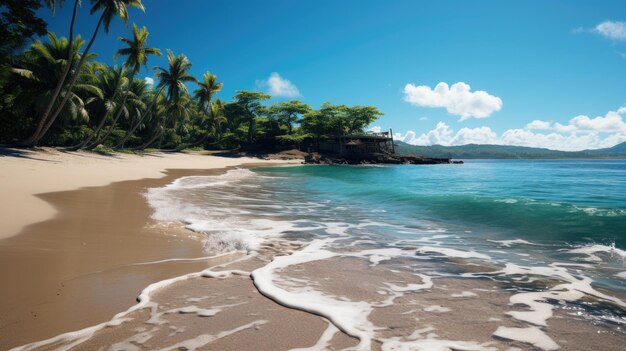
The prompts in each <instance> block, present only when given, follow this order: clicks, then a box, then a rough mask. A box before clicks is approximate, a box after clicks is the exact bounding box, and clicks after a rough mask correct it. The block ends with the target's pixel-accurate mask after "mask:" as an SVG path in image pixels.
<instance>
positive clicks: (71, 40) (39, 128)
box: [20, 0, 80, 146]
mask: <svg viewBox="0 0 626 351" xmlns="http://www.w3.org/2000/svg"><path fill="white" fill-rule="evenodd" d="M79 3H80V0H76V1H74V10H73V11H72V21H71V23H70V37H69V44H68V56H67V63H66V64H65V68H64V69H63V73H61V78H60V79H59V82H58V83H57V86H56V88H55V89H54V93H52V97H51V98H50V101H49V102H48V105H47V106H46V109H45V110H44V113H43V115H42V116H41V118H40V119H39V124H38V125H37V129H35V132H34V133H33V134H32V135H31V136H30V137H28V138H27V139H26V140H24V141H22V142H20V145H21V146H34V145H35V144H36V143H35V141H39V139H41V137H42V136H40V134H41V132H42V130H43V128H44V126H45V124H46V121H47V120H48V116H49V115H50V111H52V107H53V106H54V103H55V101H56V100H57V99H58V98H59V94H61V89H62V88H63V83H65V78H67V74H68V73H69V72H70V69H71V68H72V62H73V61H74V45H73V43H74V23H75V22H76V10H77V9H78V4H79Z"/></svg>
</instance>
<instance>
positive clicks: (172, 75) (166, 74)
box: [154, 49, 197, 102]
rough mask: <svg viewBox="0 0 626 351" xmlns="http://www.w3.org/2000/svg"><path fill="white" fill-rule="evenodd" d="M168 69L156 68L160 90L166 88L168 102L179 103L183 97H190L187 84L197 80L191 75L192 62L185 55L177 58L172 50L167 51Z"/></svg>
mask: <svg viewBox="0 0 626 351" xmlns="http://www.w3.org/2000/svg"><path fill="white" fill-rule="evenodd" d="M167 62H168V68H163V67H158V66H157V67H154V69H155V70H156V71H157V72H156V78H157V79H158V80H159V84H158V85H157V87H158V88H161V87H165V88H166V89H167V92H166V94H165V98H166V99H167V101H168V102H177V101H178V100H180V99H181V98H182V97H183V96H189V90H188V89H187V85H185V83H189V82H193V83H196V82H197V80H196V78H194V76H192V75H191V74H189V70H190V69H191V62H190V61H189V59H188V58H187V56H185V55H184V54H180V55H178V56H175V55H174V53H173V52H172V50H169V49H168V50H167Z"/></svg>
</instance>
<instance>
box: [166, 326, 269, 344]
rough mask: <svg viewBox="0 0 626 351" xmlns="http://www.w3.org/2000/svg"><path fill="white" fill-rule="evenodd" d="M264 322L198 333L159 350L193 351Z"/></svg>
mask: <svg viewBox="0 0 626 351" xmlns="http://www.w3.org/2000/svg"><path fill="white" fill-rule="evenodd" d="M266 323H267V321H265V320H258V321H254V322H252V323H248V324H244V325H242V326H239V327H237V328H234V329H231V330H227V331H223V332H221V333H218V334H216V335H210V334H203V335H199V336H197V337H195V338H193V339H189V340H185V341H181V342H179V343H176V344H174V345H171V346H167V347H164V348H162V349H160V351H171V350H189V351H195V350H197V349H198V348H200V347H203V346H206V345H208V344H210V343H212V342H213V341H215V340H218V339H221V338H224V337H227V336H229V335H232V334H235V333H238V332H240V331H242V330H246V329H252V328H259V327H260V326H262V325H263V324H266Z"/></svg>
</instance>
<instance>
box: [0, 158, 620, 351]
mask: <svg viewBox="0 0 626 351" xmlns="http://www.w3.org/2000/svg"><path fill="white" fill-rule="evenodd" d="M259 164H266V165H275V164H276V163H274V162H269V163H259V162H256V163H255V165H259ZM306 168H307V170H309V171H312V170H314V169H309V168H308V167H306ZM227 169H228V168H226V169H213V170H193V169H188V170H169V171H167V175H166V176H165V177H164V178H159V179H141V180H134V181H122V182H115V183H112V184H110V185H108V186H104V187H87V188H82V189H78V190H74V191H66V192H56V193H49V194H43V195H40V196H41V197H42V198H43V199H45V200H47V201H50V202H51V203H53V204H57V206H58V215H57V216H55V217H54V218H53V219H51V220H47V221H44V222H40V223H37V224H34V225H30V226H27V227H26V230H25V231H24V232H22V234H20V235H17V236H14V237H12V238H8V239H5V240H1V241H0V244H2V243H11V242H13V243H20V242H21V243H22V244H24V245H22V246H20V245H13V246H9V247H10V248H12V249H13V251H12V252H14V253H17V254H21V255H23V257H22V258H21V260H20V259H18V260H16V259H15V257H11V256H7V255H5V254H4V253H3V252H1V250H2V249H3V245H0V260H5V259H6V262H0V278H1V277H3V276H5V275H6V273H7V272H9V273H10V272H12V271H13V270H14V269H15V267H20V268H24V267H28V266H29V265H31V270H32V272H24V271H23V270H22V271H21V272H22V274H15V276H14V277H13V278H14V280H13V281H10V282H9V283H8V284H9V285H10V284H11V283H15V284H20V283H23V280H24V279H30V280H31V282H33V284H34V285H33V286H30V287H29V288H28V289H25V290H24V291H21V292H17V293H16V294H15V295H18V297H19V298H25V297H28V296H27V295H28V293H29V291H34V292H35V293H37V292H46V293H48V296H43V298H42V299H40V300H39V301H32V300H31V301H27V302H26V303H25V304H24V306H26V308H28V309H31V308H32V309H37V310H38V311H44V312H43V314H38V315H37V316H32V315H31V316H26V318H24V319H23V320H21V321H20V322H22V323H24V324H22V326H21V327H22V328H21V329H22V330H25V329H26V328H30V330H31V331H30V332H31V333H35V332H36V333H40V334H41V335H39V336H37V337H34V336H33V337H31V338H30V339H28V340H23V341H15V340H17V339H15V338H16V335H17V333H19V329H20V328H19V327H20V326H19V325H11V324H7V323H5V322H4V321H3V322H2V323H0V334H1V335H2V337H1V338H0V348H2V349H4V348H5V347H6V348H9V347H17V348H15V349H13V350H16V351H17V350H20V351H21V350H34V349H37V350H40V349H41V350H50V349H75V350H94V349H112V350H139V349H150V350H152V349H163V350H177V349H190V350H193V349H197V348H205V347H210V348H211V349H237V350H243V349H255V350H278V349H293V348H304V349H301V350H322V349H328V348H333V349H345V348H349V349H359V350H371V349H374V350H378V349H381V348H382V349H385V348H386V347H396V346H397V347H398V348H400V347H413V348H415V349H431V348H438V349H444V348H447V349H456V348H462V349H467V350H476V351H479V350H480V351H486V350H488V351H492V350H505V349H513V348H517V349H526V348H527V347H529V344H530V345H533V346H534V347H535V349H544V350H555V349H557V348H559V346H560V347H564V348H566V349H571V350H588V349H592V348H593V347H594V345H598V344H599V343H601V344H602V345H603V347H604V349H607V350H609V349H610V350H613V349H615V350H617V349H619V347H620V345H621V343H622V341H623V333H621V332H616V331H613V330H612V329H611V328H610V327H607V325H597V324H595V323H589V321H588V320H585V319H584V318H585V317H582V316H580V315H573V314H571V312H570V310H569V308H560V307H555V306H552V305H551V304H550V303H546V302H545V301H546V299H547V298H550V296H553V295H554V294H561V295H562V296H563V297H562V299H563V300H564V301H571V302H573V303H574V304H576V303H577V301H578V300H580V302H581V303H585V304H586V303H588V302H589V300H588V299H587V298H584V295H585V294H583V293H582V292H580V291H579V290H582V291H587V294H588V297H589V298H591V297H593V296H597V297H598V298H599V300H600V301H601V302H602V301H603V303H613V304H614V308H617V309H619V308H622V307H623V303H622V302H621V301H623V295H617V296H615V297H611V296H607V295H603V294H602V293H601V291H602V290H594V289H593V287H592V286H591V285H590V283H589V281H587V280H585V279H584V277H583V278H580V277H578V276H577V275H571V274H570V273H568V272H569V268H567V267H568V265H567V264H563V265H564V267H560V266H553V265H551V266H550V267H526V266H524V263H522V262H526V259H525V258H523V257H527V256H528V253H525V256H521V257H522V258H521V259H520V260H521V262H518V264H521V266H519V265H516V264H512V265H507V266H506V267H508V268H506V269H504V268H503V267H505V266H503V263H504V262H503V261H502V260H501V259H499V258H497V257H496V256H498V252H500V253H504V254H506V253H507V252H505V251H501V250H503V249H505V248H506V250H507V251H508V250H509V246H510V245H512V244H520V245H523V244H528V245H538V246H539V247H541V245H539V244H535V243H534V242H526V241H523V240H508V241H494V243H496V244H497V248H498V251H493V250H492V251H489V254H488V255H487V254H483V253H480V252H485V251H481V250H479V251H480V252H479V251H474V249H473V245H470V246H469V251H467V250H468V246H467V244H466V243H463V247H461V248H459V250H457V249H455V248H454V247H455V245H454V241H456V240H454V238H452V239H447V240H446V241H448V243H447V244H446V245H443V242H442V239H443V238H447V237H449V235H446V234H441V233H442V231H439V230H437V228H433V227H431V226H426V227H423V228H420V227H417V228H415V229H416V231H411V233H413V232H414V233H415V234H417V236H416V237H415V238H414V241H413V242H412V243H411V244H410V245H408V246H406V245H402V244H401V245H400V246H399V247H394V246H393V245H392V246H382V247H381V246H379V245H378V244H377V243H376V242H374V241H371V240H360V239H357V240H354V241H352V242H351V243H350V242H349V241H348V243H346V242H345V241H347V240H350V239H351V238H353V236H352V235H351V234H350V231H353V230H354V231H356V233H355V234H357V235H358V234H366V235H374V237H375V235H376V233H378V232H379V230H382V228H383V227H385V228H386V227H393V228H396V229H400V230H411V229H410V228H409V227H404V226H398V225H396V224H394V222H393V221H392V222H377V221H376V220H375V219H376V217H377V215H372V216H371V217H370V216H368V215H367V214H366V215H365V217H362V216H361V215H362V214H363V212H359V211H357V214H356V217H354V218H352V220H350V218H349V217H344V216H343V215H341V214H336V215H335V212H336V211H337V210H339V211H341V210H342V209H344V208H343V207H341V206H338V204H328V205H323V204H325V203H326V202H323V201H322V202H321V203H319V204H316V207H314V208H315V211H316V214H315V215H313V216H312V217H309V216H308V215H306V213H310V210H311V203H310V201H309V199H308V198H300V197H299V194H295V193H294V192H298V190H297V189H299V187H298V186H297V183H295V184H294V183H292V182H289V181H287V180H278V181H277V180H272V179H280V178H281V177H278V178H275V177H273V176H272V175H271V172H270V171H268V173H264V172H260V173H261V174H257V172H250V171H248V170H245V169H240V170H232V171H228V172H226V173H225V175H224V176H222V173H223V172H224V171H226V170H227ZM315 169H316V170H319V171H322V172H326V171H328V170H329V169H328V167H319V168H315ZM383 169H387V168H383ZM415 169H416V170H418V169H420V168H415ZM286 170H289V169H288V168H287V169H283V168H273V169H272V170H271V171H272V172H281V171H286ZM354 170H360V171H363V172H365V171H367V172H369V170H368V169H367V168H362V167H357V168H355V169H354ZM364 174H365V173H364ZM367 174H369V173H367ZM194 175H207V176H209V177H208V179H205V177H199V178H198V177H193V176H194ZM258 175H260V177H257V176H258ZM185 176H192V177H185ZM181 177H182V178H181ZM241 177H243V178H241ZM248 177H252V178H248ZM386 178H387V177H385V181H386ZM294 179H301V178H300V177H295V178H294ZM324 179H325V180H324V181H328V179H327V178H324ZM367 179H368V180H369V181H373V179H372V178H371V177H368V178H367ZM225 183H226V184H225ZM375 183H376V182H373V183H368V184H370V185H371V184H375ZM166 184H169V185H168V186H165V187H164V185H166ZM233 185H234V186H233ZM148 188H150V191H148V192H147V194H148V195H147V196H146V197H147V198H148V199H150V201H149V203H150V205H151V206H152V207H149V205H148V203H147V202H146V201H145V198H144V196H143V195H142V194H145V193H146V189H148ZM155 188H158V189H161V190H159V191H158V192H156V193H154V192H153V190H154V189H155ZM331 188H332V186H331ZM200 189H202V190H200ZM250 189H259V190H258V191H257V190H250ZM155 194H160V195H161V196H162V198H161V200H163V199H172V200H173V202H166V203H164V204H163V207H161V206H162V205H160V204H159V202H158V201H159V200H157V199H156V198H154V197H152V196H154V195H155ZM200 194H202V196H200ZM270 194H283V196H285V194H292V195H294V196H295V198H292V197H289V196H287V197H286V198H284V197H283V198H281V197H273V196H272V195H270ZM196 196H198V198H196V202H194V201H193V198H194V197H196ZM206 199H210V201H208V202H207V201H206ZM155 200H156V201H157V202H156V204H157V205H155ZM180 200H183V201H180ZM198 200H200V201H199V202H198ZM188 204H192V206H191V207H190V208H188V207H186V206H187V205H188ZM193 204H195V205H200V207H201V208H202V209H205V210H207V211H208V212H206V213H207V214H209V216H208V217H209V218H207V217H205V216H204V215H203V213H204V212H200V215H199V217H198V216H196V217H195V221H197V220H200V221H203V222H205V221H204V219H210V218H211V217H215V218H214V220H213V221H211V220H208V221H206V222H205V223H204V227H202V226H200V227H198V228H199V231H202V232H204V229H202V228H207V229H206V230H207V233H210V232H211V231H217V232H220V231H221V232H223V233H228V234H232V233H231V231H233V232H234V233H235V234H234V235H235V239H236V238H237V233H239V234H242V233H245V231H246V230H252V231H253V232H255V236H256V234H258V235H259V237H266V238H269V240H266V241H264V242H263V243H261V244H260V245H252V246H248V247H246V246H235V247H234V248H232V249H228V250H244V248H245V249H247V250H248V253H249V254H248V255H246V254H245V251H221V252H222V253H220V254H217V255H215V254H214V253H212V252H211V251H209V252H208V253H207V252H202V250H201V248H200V245H199V243H198V240H196V238H194V234H193V232H190V231H187V230H186V229H184V228H183V227H182V225H180V224H174V223H176V222H178V221H183V222H185V223H190V226H189V227H190V228H194V230H195V228H196V227H194V226H193V224H194V217H193V213H198V212H194V211H196V210H197V209H198V207H194V206H193ZM203 204H207V206H206V207H202V206H203ZM87 205H91V206H87ZM292 206H294V207H292ZM281 207H282V208H290V210H296V211H297V209H296V208H299V209H300V210H301V211H304V212H301V213H300V214H304V216H302V217H301V218H302V219H304V218H309V220H308V221H307V220H304V221H302V220H300V221H293V218H292V215H291V214H293V212H286V213H285V212H283V213H282V215H281V214H280V213H281V212H280V211H278V215H276V214H274V213H273V212H272V211H273V209H276V208H281ZM159 208H160V209H161V210H162V211H165V212H161V214H163V213H166V216H165V218H161V217H160V216H159ZM188 210H190V211H191V212H189V211H188ZM153 211H154V212H153ZM170 211H171V212H170ZM329 211H330V212H329ZM268 212H270V213H269V215H268ZM150 213H153V216H154V220H149V219H148V218H149V216H150ZM372 213H377V212H372ZM238 214H240V216H238ZM189 215H191V216H189ZM231 215H232V216H233V217H235V218H234V222H233V223H231V224H235V225H230V226H225V227H222V226H221V224H222V223H221V222H220V221H225V222H227V223H229V219H230V216H231ZM170 216H171V218H172V220H169V219H167V218H170ZM188 216H189V217H188ZM320 218H321V219H323V220H321V221H320V220H319V219H320ZM355 218H356V222H355V221H354V219H355ZM362 218H363V219H362ZM367 218H370V219H371V220H367ZM110 219H115V220H114V221H111V220H110ZM248 219H251V220H250V221H249V222H248V221H247V220H248ZM329 219H330V220H329ZM238 221H243V222H241V223H240V222H238ZM166 223H168V224H166ZM37 228H40V229H45V230H44V232H45V233H48V234H49V235H43V236H42V235H37V232H40V233H41V230H35V229H37ZM238 229H243V232H241V231H239V232H238ZM433 229H434V230H433ZM29 230H31V231H32V232H33V233H31V234H29V232H28V231H29ZM315 232H316V233H317V234H314V233H315ZM443 232H444V233H445V230H444V231H443ZM130 233H132V234H133V235H128V234H130ZM271 233H274V234H276V233H281V234H282V233H285V235H284V236H283V235H279V236H276V235H271ZM298 233H302V234H303V235H302V236H301V235H299V234H298ZM385 233H386V231H385ZM420 233H422V234H424V235H425V236H424V237H420V236H419V234H420ZM228 234H227V235H228ZM318 234H321V235H319V236H318ZM309 235H312V236H309ZM52 236H53V238H54V240H51V237H52ZM218 237H219V236H218ZM355 237H356V238H358V236H355ZM199 238H200V236H198V237H197V239H199ZM231 238H232V237H231ZM366 238H367V237H365V238H361V239H366ZM459 240H460V238H459ZM341 241H344V242H341ZM488 242H491V241H488ZM72 243H74V244H79V245H72ZM440 245H441V246H440ZM218 247H219V246H218ZM532 247H534V246H532ZM94 248H95V249H94ZM249 248H252V249H251V250H252V251H250V249H249ZM493 248H495V247H493ZM601 249H602V250H609V251H606V253H608V254H611V255H612V251H610V248H609V247H603V248H601ZM26 251H28V252H29V254H30V255H26V254H25V252H26ZM594 252H595V251H594ZM55 253H56V254H55ZM207 255H213V256H207ZM202 256H207V257H204V258H203V257H202ZM173 258H174V259H173ZM172 259H173V260H172ZM85 260H87V261H86V263H85ZM35 262H39V263H38V264H36V265H38V266H39V267H40V269H34V268H32V265H33V264H35ZM11 265H13V266H11ZM571 266H574V267H583V266H585V267H586V266H589V265H588V264H587V265H581V264H576V263H575V264H572V265H571ZM2 267H4V269H5V271H4V272H3V271H2V269H1V268H2ZM99 267H100V268H99ZM107 267H108V268H107ZM445 267H448V268H447V269H452V272H454V274H446V273H445V272H446V268H445ZM102 268H104V269H102ZM499 268H503V269H499ZM542 269H549V272H552V273H549V274H547V276H546V277H545V279H541V280H540V283H539V284H541V285H540V286H536V283H534V282H533V279H529V281H528V284H530V286H527V288H531V289H530V290H516V289H513V290H511V285H510V283H511V282H512V283H513V284H514V285H515V286H517V285H516V284H519V283H522V284H524V282H520V281H518V279H517V276H518V275H520V274H522V275H527V276H528V277H532V276H539V277H540V276H542V275H546V272H545V271H544V270H542ZM440 270H441V273H438V272H439V271H440ZM85 272H87V274H84V273H85ZM44 273H46V274H44ZM51 276H53V277H57V281H61V282H62V283H63V284H64V285H63V286H61V288H59V287H58V286H56V285H55V284H53V283H54V281H53V282H52V283H51V279H50V278H51ZM489 277H491V278H489ZM509 278H510V279H512V281H509V280H508V279H509ZM59 279H60V280H59ZM52 280H53V279H52ZM3 282H7V280H6V279H5V280H3ZM555 284H558V285H555ZM533 286H534V288H533ZM537 288H538V290H536V291H535V289H537ZM54 293H57V294H60V295H56V296H54ZM79 293H85V294H86V295H87V296H86V298H83V299H81V296H80V294H79ZM570 293H571V294H574V295H567V294H570ZM137 295H139V298H138V299H137V302H138V303H135V301H134V298H135V297H137ZM554 296H556V295H554ZM559 296H560V295H559ZM603 296H604V297H603ZM0 298H1V301H3V302H4V303H5V304H6V305H5V306H4V307H7V308H8V307H15V308H17V307H16V306H17V305H15V304H12V303H11V300H10V297H9V298H6V297H4V296H0ZM53 299H59V300H61V301H57V302H53ZM51 303H52V304H55V303H56V304H57V306H63V307H59V308H58V309H57V310H56V311H55V310H54V309H53V308H50V306H51ZM63 304H65V305H63ZM14 305H15V306H14ZM524 306H527V307H524ZM620 306H621V307H620ZM4 307H3V308H4ZM562 307H566V306H565V305H563V306H562ZM568 307H569V306H568ZM98 309H101V310H100V311H98ZM102 309H104V313H102ZM22 310H24V309H23V308H22ZM25 312H26V313H29V312H30V310H28V311H25ZM68 312H69V313H68ZM544 312H545V313H544ZM61 313H63V316H64V317H63V318H61V319H65V318H67V317H68V316H69V317H72V316H73V317H76V319H74V320H73V321H71V323H73V324H66V325H65V326H61V325H59V324H60V323H59V318H58V316H59V315H60V314H61ZM98 313H100V315H99V317H98V318H95V317H94V316H96V315H98ZM1 318H4V314H3V313H0V319H1ZM87 319H89V320H90V321H91V322H89V321H87ZM548 319H549V322H548ZM529 323H530V324H529ZM24 326H26V328H24ZM12 328H14V329H12ZM46 328H47V329H46ZM54 328H56V331H54V330H53V329H54ZM81 328H82V329H81ZM571 328H575V330H576V331H577V332H576V334H575V335H573V334H572V333H571ZM618 329H619V328H618ZM16 330H17V331H18V332H16ZM62 333H64V334H62ZM5 335H8V336H9V337H11V338H14V339H12V340H9V339H7V338H6V337H5ZM27 342H32V343H30V344H25V343H27ZM18 345H23V346H21V347H20V346H18ZM394 345H395V346H394Z"/></svg>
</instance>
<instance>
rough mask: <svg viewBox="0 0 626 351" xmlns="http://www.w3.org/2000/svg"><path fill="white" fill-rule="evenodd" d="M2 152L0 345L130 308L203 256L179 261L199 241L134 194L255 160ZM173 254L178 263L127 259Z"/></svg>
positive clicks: (194, 253)
mask: <svg viewBox="0 0 626 351" xmlns="http://www.w3.org/2000/svg"><path fill="white" fill-rule="evenodd" d="M5 154H6V155H5V156H2V157H0V169H2V172H1V174H0V179H1V180H0V193H1V194H2V196H1V197H0V237H1V238H2V239H1V240H0V280H1V281H2V285H3V287H5V288H3V289H0V301H2V304H1V312H0V335H1V336H0V349H6V348H7V347H13V346H17V345H21V344H24V343H27V342H33V341H36V340H40V339H45V338H49V337H52V336H54V335H57V334H59V333H62V332H67V331H70V330H76V329H81V328H84V327H88V326H91V325H93V324H97V323H101V322H104V321H106V320H108V319H110V318H111V317H112V316H113V315H114V314H115V313H117V312H119V311H122V310H124V309H126V308H128V307H129V306H131V305H133V304H134V303H135V301H134V299H135V297H136V296H137V295H138V294H139V292H141V290H142V289H143V288H144V287H146V286H147V285H149V284H150V283H153V282H156V281H160V280H163V279H167V278H171V277H174V276H178V275H181V274H184V273H189V272H193V271H196V270H198V269H201V268H205V267H206V266H207V261H208V260H195V261H184V259H187V258H193V259H196V258H201V257H204V256H206V254H205V253H204V252H203V251H202V246H201V243H200V242H199V241H198V240H196V238H194V236H193V235H192V234H191V232H190V231H188V230H185V229H184V228H182V226H181V227H168V228H164V227H162V226H159V225H158V224H156V223H154V221H151V220H150V209H149V208H148V206H147V204H146V201H145V199H144V198H143V196H142V193H143V192H144V191H145V189H146V188H147V187H150V186H160V185H164V184H167V182H169V181H171V180H173V179H175V178H177V177H180V176H182V175H183V174H184V175H190V174H204V175H207V174H216V173H222V172H224V171H225V170H226V167H236V166H241V165H244V164H261V163H263V162H264V161H263V160H259V159H253V158H246V157H242V158H225V157H216V156H209V155H205V154H182V153H178V154H148V155H144V156H137V155H115V156H103V155H98V154H94V153H87V152H77V153H61V152H57V151H54V150H50V149H48V150H44V151H27V150H8V151H5ZM279 162H281V161H272V163H273V164H276V163H279ZM168 169H170V170H169V171H168ZM171 169H177V170H175V171H174V170H171ZM172 258H175V259H182V261H174V262H165V263H163V264H158V265H134V264H137V263H145V262H152V261H159V260H168V259H172ZM6 287H9V288H6Z"/></svg>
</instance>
